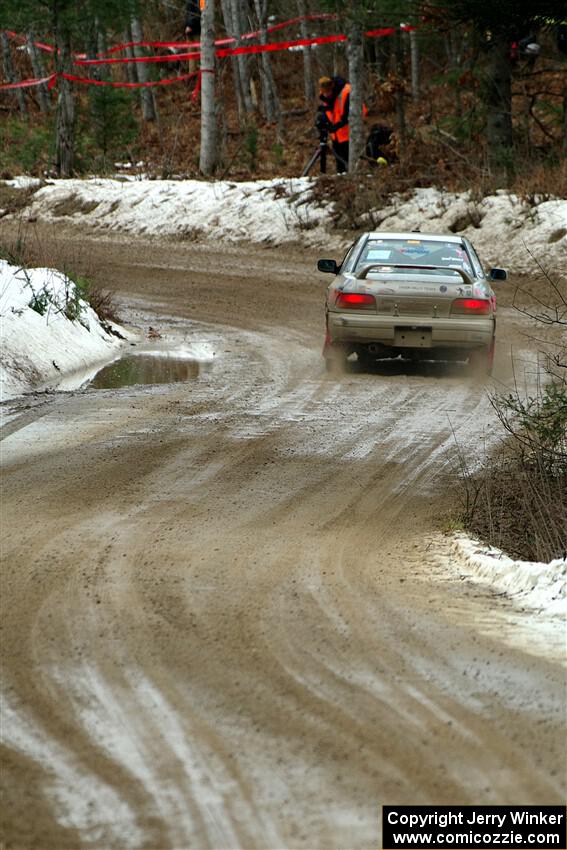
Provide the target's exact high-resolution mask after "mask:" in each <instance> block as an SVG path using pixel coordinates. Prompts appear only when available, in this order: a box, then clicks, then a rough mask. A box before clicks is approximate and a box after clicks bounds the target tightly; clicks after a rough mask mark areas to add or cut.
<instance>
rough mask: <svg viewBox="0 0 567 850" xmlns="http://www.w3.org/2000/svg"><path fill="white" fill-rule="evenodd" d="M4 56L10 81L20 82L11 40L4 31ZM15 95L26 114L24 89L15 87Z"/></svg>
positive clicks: (22, 111) (5, 71) (24, 114)
mask: <svg viewBox="0 0 567 850" xmlns="http://www.w3.org/2000/svg"><path fill="white" fill-rule="evenodd" d="M1 38H2V56H3V59H4V74H5V75H6V79H7V80H8V82H9V83H19V82H20V80H19V77H18V75H17V74H16V72H15V70H14V66H13V64H12V54H11V53H10V42H9V40H8V36H7V34H6V33H5V32H4V31H2V36H1ZM14 95H15V97H16V100H17V101H18V106H19V108H20V112H21V113H22V115H23V116H26V115H27V113H28V110H27V107H26V97H25V94H24V90H23V89H14Z"/></svg>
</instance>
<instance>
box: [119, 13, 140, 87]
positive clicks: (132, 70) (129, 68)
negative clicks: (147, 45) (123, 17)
mask: <svg viewBox="0 0 567 850" xmlns="http://www.w3.org/2000/svg"><path fill="white" fill-rule="evenodd" d="M122 38H123V41H124V44H129V43H130V42H131V41H133V40H134V39H133V38H132V32H131V30H130V27H129V26H126V28H125V30H124V35H123V36H122ZM124 52H125V54H126V58H127V59H133V58H134V51H133V50H132V48H131V47H127V48H126V50H125V51H124ZM126 73H127V75H128V82H129V83H137V82H138V75H137V74H136V63H135V62H127V63H126Z"/></svg>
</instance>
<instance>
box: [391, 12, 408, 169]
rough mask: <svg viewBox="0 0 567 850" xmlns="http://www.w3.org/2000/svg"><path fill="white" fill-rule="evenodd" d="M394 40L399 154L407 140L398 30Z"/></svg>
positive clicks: (402, 71) (401, 50) (401, 52)
mask: <svg viewBox="0 0 567 850" xmlns="http://www.w3.org/2000/svg"><path fill="white" fill-rule="evenodd" d="M394 38H395V42H396V43H395V51H394V55H395V57H396V76H397V78H398V80H397V86H396V113H397V116H398V140H399V149H400V153H401V152H402V151H403V150H404V148H405V145H406V139H407V128H406V106H405V100H404V95H405V85H404V48H403V42H402V33H401V31H400V30H399V29H398V30H397V31H396V34H395V36H394Z"/></svg>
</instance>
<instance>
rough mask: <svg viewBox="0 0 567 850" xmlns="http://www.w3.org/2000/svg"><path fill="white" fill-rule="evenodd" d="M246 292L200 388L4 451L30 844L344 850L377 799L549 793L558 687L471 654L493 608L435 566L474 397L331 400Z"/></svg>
mask: <svg viewBox="0 0 567 850" xmlns="http://www.w3.org/2000/svg"><path fill="white" fill-rule="evenodd" d="M121 250H122V249H121ZM124 250H125V249H124ZM180 265H181V264H180ZM258 265H259V267H262V263H259V264H258ZM154 268H155V267H154ZM181 273H182V267H181V270H180V271H179V274H181ZM131 274H132V275H134V274H135V272H134V271H132V272H131ZM149 285H150V284H148V286H149ZM159 285H160V280H159V279H156V281H155V282H154V283H153V284H152V286H154V287H155V288H159ZM217 285H218V287H219V291H220V290H221V289H222V286H221V283H219V284H217ZM224 285H225V287H226V289H227V291H228V290H229V289H230V287H231V286H233V285H234V281H233V279H231V278H230V275H227V277H226V281H225V284H224ZM288 285H289V284H288ZM128 286H134V284H133V283H131V282H130V283H128ZM259 286H260V284H259V283H258V286H257V287H252V288H251V292H253V294H254V300H251V301H250V302H249V303H250V304H253V305H254V306H255V307H256V306H257V313H258V322H259V324H261V325H262V327H261V329H254V328H253V327H251V325H252V324H253V320H252V319H250V318H248V319H247V321H246V323H245V324H246V325H247V326H246V327H243V328H230V327H229V326H227V325H226V316H224V317H223V322H222V333H223V335H225V336H226V339H227V349H230V350H229V351H227V352H223V354H222V356H221V357H219V359H218V361H217V362H216V364H215V367H214V369H213V371H212V372H211V374H210V375H208V376H207V377H206V378H203V380H199V381H197V382H195V383H193V384H191V386H179V385H176V386H170V387H166V388H159V389H128V390H120V391H112V392H111V391H105V392H103V393H98V394H91V393H86V394H84V395H76V396H73V397H72V398H70V399H68V401H67V402H66V403H65V404H63V405H62V406H61V408H59V409H58V410H57V411H53V412H52V413H48V414H46V416H44V417H43V419H42V420H41V422H38V423H37V425H36V426H35V427H32V426H30V427H27V428H26V427H24V428H22V429H21V430H20V431H18V432H13V433H12V434H11V435H10V437H9V438H8V439H6V440H5V441H4V443H3V462H4V468H5V497H6V498H5V504H4V506H3V510H4V517H5V520H6V526H5V527H6V528H8V529H9V534H7V535H6V539H5V541H3V546H4V547H5V548H4V551H5V553H6V555H7V562H8V563H9V565H10V569H9V571H8V576H7V582H6V584H5V590H6V591H7V592H6V593H5V594H3V595H4V596H5V612H6V617H5V619H3V622H4V624H5V630H6V631H7V633H8V635H9V639H8V643H7V644H6V649H7V650H8V651H7V653H6V658H7V664H6V665H5V670H4V678H5V681H6V685H7V687H8V688H9V690H8V703H7V704H8V706H9V707H10V710H11V711H13V712H14V716H13V718H12V720H13V725H12V727H9V728H8V730H7V731H8V736H7V741H8V746H9V747H10V752H11V754H12V755H13V756H14V758H15V763H14V764H13V765H12V769H11V779H12V782H13V783H14V784H15V787H22V783H23V781H24V780H23V777H25V775H26V773H25V770H24V767H23V762H24V756H25V758H26V759H30V760H31V761H32V762H33V763H34V764H36V765H37V771H38V775H39V777H42V781H41V780H40V779H39V778H38V780H37V782H36V784H35V786H34V788H33V789H32V791H31V793H32V794H33V795H34V797H35V798H37V800H38V801H39V802H40V803H41V805H40V807H39V808H38V815H37V818H38V825H37V828H38V830H39V828H40V827H41V826H43V835H44V843H43V845H42V847H48V846H53V847H57V846H58V837H57V835H58V833H57V830H61V829H63V828H66V829H69V830H72V832H73V846H76V847H79V846H84V847H102V846H121V847H122V846H124V847H134V846H136V847H154V848H158V847H159V848H163V850H165V848H176V849H177V848H179V850H182V848H185V847H189V846H191V847H203V848H205V847H210V848H221V847H223V848H228V847H250V848H251V847H263V848H267V847H271V848H275V847H285V846H294V847H297V848H301V847H303V848H307V847H311V848H312V847H321V848H339V847H343V848H344V847H348V848H353V850H354V848H359V847H360V848H362V847H367V846H374V845H375V844H376V843H377V840H378V839H377V836H378V811H379V805H380V804H381V803H384V802H393V803H394V802H398V803H403V802H407V803H410V802H422V803H429V802H437V803H442V802H474V803H482V802H499V803H506V802H509V803H514V802H517V800H518V799H522V800H523V801H524V802H530V801H532V800H533V801H534V802H535V801H538V800H539V801H540V802H541V800H544V799H545V800H546V801H552V800H555V799H556V798H557V799H559V797H560V796H562V794H561V784H562V773H561V768H560V767H559V765H560V755H561V752H562V749H561V748H562V744H560V743H559V741H560V738H559V735H560V734H561V725H562V720H561V707H562V703H561V696H560V694H561V677H560V676H559V675H558V673H557V668H556V666H555V665H553V664H551V663H546V662H542V661H541V660H538V661H537V663H536V662H535V661H534V659H533V658H529V657H528V656H526V655H524V654H523V653H521V652H519V651H515V650H510V648H509V647H505V646H504V645H503V644H501V643H499V641H498V639H497V638H496V637H490V638H489V637H486V636H483V635H482V634H478V633H477V630H476V629H475V625H474V619H475V611H476V610H478V612H479V613H480V612H484V613H485V612H486V606H487V605H488V604H490V602H491V600H490V597H484V598H473V597H471V598H467V596H466V591H465V592H464V591H463V585H462V584H461V583H460V582H458V581H457V580H456V578H454V577H447V576H446V575H444V576H442V577H441V578H440V577H439V567H438V565H435V564H433V563H432V562H431V563H430V562H429V556H428V553H427V551H426V546H425V544H424V538H425V539H427V535H428V534H429V533H430V531H431V510H432V509H433V510H434V511H435V512H438V511H439V510H440V509H441V508H442V507H444V506H445V504H446V501H445V500H444V499H439V497H438V495H437V491H438V490H439V488H441V487H443V486H446V484H447V482H448V480H449V479H450V475H449V472H450V468H449V460H448V458H449V456H450V455H451V453H452V451H453V447H454V441H455V439H457V440H459V441H462V443H463V445H464V450H465V451H467V452H468V451H471V452H472V453H473V455H474V454H475V452H476V441H477V440H478V439H479V435H481V434H482V432H483V429H484V428H485V427H486V428H490V423H491V421H492V420H491V409H490V405H489V402H488V400H487V399H486V396H485V393H484V389H483V387H482V386H478V385H475V384H473V383H470V382H466V383H463V381H462V380H461V379H460V377H459V375H458V373H455V372H451V371H449V373H447V374H444V373H443V372H439V371H438V370H433V372H432V373H431V372H430V370H429V371H428V370H425V371H424V372H418V373H417V374H411V373H410V374H404V375H400V374H396V371H399V367H396V369H394V370H393V372H392V370H390V372H388V370H386V372H385V374H347V375H344V376H341V377H340V378H338V379H329V378H328V377H326V376H324V375H322V374H321V370H320V365H319V364H320V361H319V352H318V351H316V349H315V348H314V347H313V344H312V332H311V330H310V326H309V323H308V321H307V320H305V321H304V322H303V323H301V322H300V323H299V325H298V327H297V329H296V330H294V332H293V333H288V332H287V328H286V327H284V325H285V322H286V321H287V319H288V318H289V317H288V315H287V313H286V311H285V310H284V309H283V308H280V307H278V306H276V307H274V304H273V303H272V302H269V301H268V300H267V299H268V296H267V295H266V294H263V293H262V290H261V289H260V288H259ZM258 293H260V294H258ZM176 297H178V296H175V294H171V295H170V297H169V298H168V299H167V302H164V307H163V309H164V310H165V309H166V308H167V310H168V311H172V307H173V306H174V305H175V303H176V301H175V299H176ZM246 297H250V298H251V297H252V296H246V293H245V294H244V295H243V298H245V299H246ZM215 303H216V302H215ZM245 303H246V302H245ZM179 304H180V312H182V311H183V309H184V307H183V305H182V304H181V302H179ZM215 309H219V308H217V307H214V305H209V306H208V307H206V308H205V309H204V311H203V312H204V313H205V314H206V318H207V320H210V319H211V315H210V314H211V312H213V313H214V310H215ZM270 310H271V315H272V321H273V322H274V326H273V327H271V328H270V326H269V323H268V318H267V317H268V314H270ZM308 315H311V314H310V313H309V314H308ZM219 318H220V316H219ZM215 328H216V332H220V328H221V323H220V322H219V325H218V326H215ZM23 457H27V458H28V459H29V458H30V457H31V459H32V460H33V462H32V463H31V464H30V463H28V464H27V465H24V464H23V463H22V459H23ZM21 517H26V524H25V526H22V524H21ZM477 596H478V594H477ZM463 607H464V608H466V610H467V612H468V619H467V622H466V623H463V622H461V618H460V616H459V611H460V610H462V608H463ZM486 662H489V663H486ZM538 693H540V694H541V695H542V696H541V697H538V698H536V697H535V696H534V695H536V694H538ZM24 704H25V705H27V706H29V709H27V710H24V709H23V708H22V706H23V705H24ZM537 720H543V723H542V724H541V725H537V726H536V721H537ZM21 726H24V727H25V729H27V732H26V734H25V735H24V733H23V732H22V730H21V728H20V727H21ZM536 728H537V733H534V729H536ZM11 729H12V730H13V731H12V732H11V731H10V730H11ZM18 753H21V762H18ZM46 762H50V766H47V765H46V764H45V763H46ZM550 764H553V765H557V768H556V772H557V775H556V776H555V777H553V776H552V775H551V773H550V768H549V765H550ZM54 777H55V780H54ZM7 829H8V831H9V834H10V838H11V840H13V841H15V840H16V839H18V837H19V836H21V835H22V830H23V826H22V824H21V823H20V822H19V820H18V818H17V817H14V818H12V819H11V820H9V821H7ZM38 834H39V832H38ZM50 836H51V838H50ZM75 839H76V840H75Z"/></svg>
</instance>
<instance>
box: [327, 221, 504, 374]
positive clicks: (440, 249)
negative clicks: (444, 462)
mask: <svg viewBox="0 0 567 850" xmlns="http://www.w3.org/2000/svg"><path fill="white" fill-rule="evenodd" d="M317 268H318V269H319V271H321V272H328V273H331V274H334V275H336V277H335V279H334V280H333V281H332V283H331V284H330V286H329V287H328V289H327V298H326V305H325V317H326V335H325V345H324V348H323V356H324V358H325V363H326V366H327V369H328V370H333V369H335V368H336V367H337V366H339V365H341V364H344V365H346V363H347V360H350V361H352V360H353V359H354V358H353V357H352V355H353V354H356V359H357V360H358V362H359V364H361V365H362V366H364V365H368V364H370V363H371V362H372V361H374V360H378V359H382V358H387V357H399V356H401V357H403V358H409V359H412V360H415V359H426V360H466V361H467V362H468V363H469V365H470V366H471V368H473V369H474V370H475V371H477V370H479V369H480V370H482V371H484V372H487V373H490V371H491V370H492V364H493V360H494V344H495V328H496V296H495V293H494V291H493V289H492V287H491V285H490V283H491V281H496V280H506V277H507V274H506V271H505V270H504V269H499V268H491V269H490V270H489V272H488V273H487V274H486V273H485V272H484V270H483V267H482V265H481V262H480V260H479V258H478V256H477V254H476V251H475V249H474V248H473V246H472V244H471V243H470V242H469V240H468V239H466V238H464V237H462V236H455V235H454V234H452V233H451V234H448V235H447V234H425V233H414V232H412V233H382V232H374V233H365V234H364V235H362V236H361V237H360V238H359V239H357V241H356V242H355V243H354V244H353V245H352V246H351V247H350V249H349V250H348V251H347V253H346V256H345V257H344V259H343V261H342V263H341V264H340V265H338V264H337V263H336V262H335V261H334V260H319V262H318V263H317Z"/></svg>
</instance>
